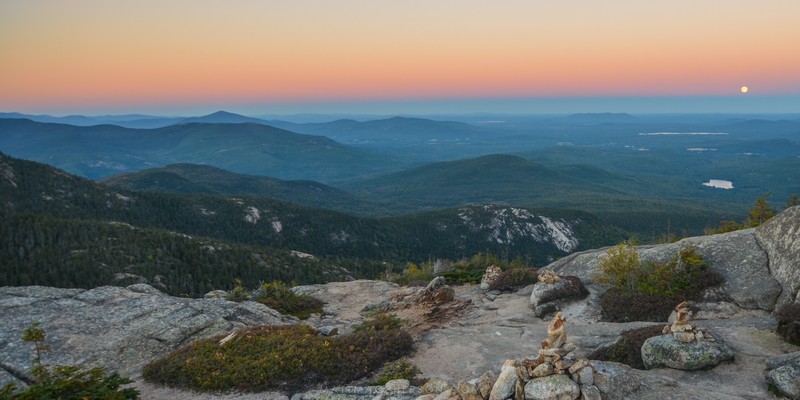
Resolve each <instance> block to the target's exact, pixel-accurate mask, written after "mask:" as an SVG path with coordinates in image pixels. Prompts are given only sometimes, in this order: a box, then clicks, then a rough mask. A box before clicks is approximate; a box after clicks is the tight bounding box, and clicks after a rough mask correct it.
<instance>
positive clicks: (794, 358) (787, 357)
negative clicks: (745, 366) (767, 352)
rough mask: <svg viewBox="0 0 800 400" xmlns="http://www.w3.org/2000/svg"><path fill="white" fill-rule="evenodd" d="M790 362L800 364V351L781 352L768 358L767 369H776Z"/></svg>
mask: <svg viewBox="0 0 800 400" xmlns="http://www.w3.org/2000/svg"><path fill="white" fill-rule="evenodd" d="M790 364H798V365H800V351H795V352H793V353H786V354H781V355H779V356H775V357H770V358H768V359H767V369H775V368H778V367H782V366H784V365H790Z"/></svg>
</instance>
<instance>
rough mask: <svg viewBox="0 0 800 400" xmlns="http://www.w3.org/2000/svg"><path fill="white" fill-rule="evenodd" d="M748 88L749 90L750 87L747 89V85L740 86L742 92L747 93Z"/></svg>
mask: <svg viewBox="0 0 800 400" xmlns="http://www.w3.org/2000/svg"><path fill="white" fill-rule="evenodd" d="M748 90H750V89H748V88H747V86H742V89H741V91H742V93H747V91H748Z"/></svg>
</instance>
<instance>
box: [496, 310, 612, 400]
mask: <svg viewBox="0 0 800 400" xmlns="http://www.w3.org/2000/svg"><path fill="white" fill-rule="evenodd" d="M564 322H565V319H564V317H563V315H562V314H561V313H560V312H559V313H557V314H556V316H555V317H554V318H553V320H552V322H550V325H549V326H548V327H547V338H546V339H545V340H543V341H542V343H541V349H540V350H539V354H538V356H537V357H534V358H526V359H524V360H522V362H520V363H518V362H517V361H516V360H506V362H505V363H504V364H503V367H502V368H501V370H500V376H499V377H498V378H497V382H496V383H495V384H494V385H493V387H492V390H491V393H490V396H489V399H488V400H506V399H511V398H513V399H514V400H523V399H525V400H539V399H573V400H574V399H577V398H578V397H580V396H581V394H583V398H585V399H600V398H601V397H600V390H599V389H598V388H597V387H596V386H594V368H593V367H592V366H591V364H589V361H588V360H576V359H575V358H574V357H572V354H571V353H572V352H573V351H574V350H575V345H574V344H572V343H570V342H568V341H567V335H566V332H565V327H564Z"/></svg>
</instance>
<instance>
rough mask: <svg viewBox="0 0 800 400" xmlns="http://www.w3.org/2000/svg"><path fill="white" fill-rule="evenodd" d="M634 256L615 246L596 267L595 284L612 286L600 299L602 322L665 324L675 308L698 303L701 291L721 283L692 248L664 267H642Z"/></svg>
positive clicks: (629, 249)
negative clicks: (691, 302) (682, 304)
mask: <svg viewBox="0 0 800 400" xmlns="http://www.w3.org/2000/svg"><path fill="white" fill-rule="evenodd" d="M635 252H636V249H634V248H633V247H632V246H629V245H620V246H617V247H615V248H613V249H611V250H609V256H608V257H607V258H605V259H604V260H602V261H601V262H600V264H599V266H598V270H599V272H598V274H597V275H596V276H595V280H597V281H598V282H601V283H607V284H611V286H612V287H611V289H609V290H608V291H607V292H606V293H605V294H603V296H602V297H601V299H600V301H601V306H602V308H603V319H604V320H605V321H612V322H627V321H654V322H655V321H665V320H666V319H667V317H669V314H670V312H671V311H672V309H673V307H675V304H678V303H680V302H682V301H684V300H699V299H700V298H701V297H702V294H703V291H704V290H705V289H707V288H710V287H714V286H717V285H720V284H722V283H723V282H724V279H723V278H722V276H721V275H719V273H717V272H714V271H711V270H709V265H708V264H707V263H706V262H705V261H704V260H703V258H702V257H701V256H700V254H699V253H698V252H697V250H696V249H694V248H693V247H685V248H683V249H681V250H680V252H679V253H678V254H677V255H676V256H675V257H673V258H672V259H671V260H669V261H668V262H667V263H653V262H651V263H647V264H644V265H642V264H641V263H639V261H638V256H635ZM609 263H610V264H613V265H609ZM637 263H638V265H637ZM632 304H635V305H636V307H631V305H632Z"/></svg>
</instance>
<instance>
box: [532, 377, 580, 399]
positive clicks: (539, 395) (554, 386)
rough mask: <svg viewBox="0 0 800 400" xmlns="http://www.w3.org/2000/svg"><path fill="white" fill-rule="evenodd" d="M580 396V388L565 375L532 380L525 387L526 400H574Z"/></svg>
mask: <svg viewBox="0 0 800 400" xmlns="http://www.w3.org/2000/svg"><path fill="white" fill-rule="evenodd" d="M580 395H581V388H580V386H578V384H577V383H575V382H573V381H572V379H569V377H568V376H567V375H550V376H545V377H543V378H534V379H531V380H530V382H528V383H527V384H526V385H525V399H526V400H562V399H564V400H575V399H577V398H578V397H579V396H580Z"/></svg>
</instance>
